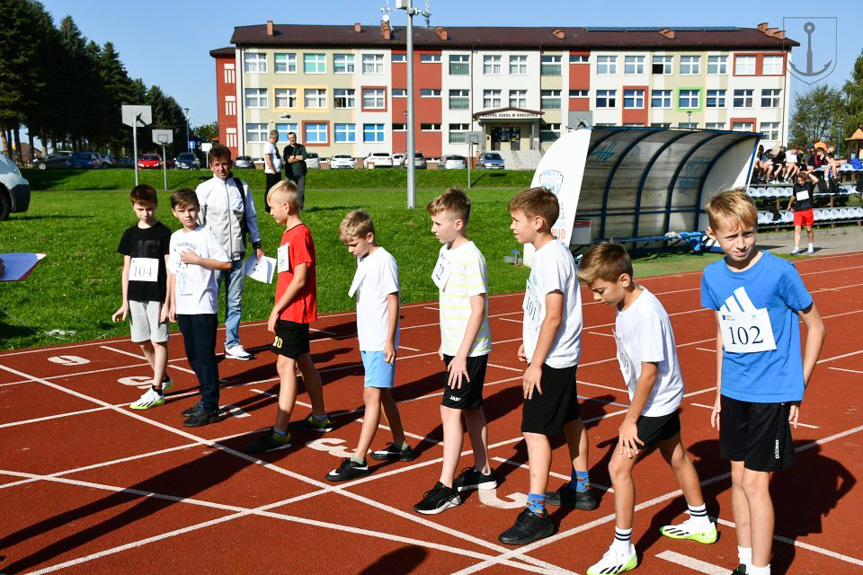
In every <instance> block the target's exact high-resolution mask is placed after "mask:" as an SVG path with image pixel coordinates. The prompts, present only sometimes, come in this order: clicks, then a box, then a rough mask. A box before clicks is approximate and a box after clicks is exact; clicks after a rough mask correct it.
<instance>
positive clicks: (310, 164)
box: [306, 152, 321, 170]
mask: <svg viewBox="0 0 863 575" xmlns="http://www.w3.org/2000/svg"><path fill="white" fill-rule="evenodd" d="M306 168H308V169H310V170H320V169H321V158H320V156H318V155H317V154H316V153H315V152H306Z"/></svg>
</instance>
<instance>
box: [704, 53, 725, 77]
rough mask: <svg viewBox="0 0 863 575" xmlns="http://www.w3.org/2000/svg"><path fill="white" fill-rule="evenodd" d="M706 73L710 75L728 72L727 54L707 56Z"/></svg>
mask: <svg viewBox="0 0 863 575" xmlns="http://www.w3.org/2000/svg"><path fill="white" fill-rule="evenodd" d="M707 73H708V74H709V75H711V76H716V75H721V74H727V73H728V56H708V57H707Z"/></svg>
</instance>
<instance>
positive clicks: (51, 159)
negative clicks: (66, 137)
mask: <svg viewBox="0 0 863 575" xmlns="http://www.w3.org/2000/svg"><path fill="white" fill-rule="evenodd" d="M71 157H72V152H66V151H60V152H54V153H52V154H48V155H47V156H45V157H44V158H36V159H35V160H33V167H34V168H37V169H39V170H45V169H48V168H65V167H68V165H69V158H71Z"/></svg>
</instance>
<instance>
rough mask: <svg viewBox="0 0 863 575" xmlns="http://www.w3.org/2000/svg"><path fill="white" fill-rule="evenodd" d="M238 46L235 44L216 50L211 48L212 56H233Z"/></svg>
mask: <svg viewBox="0 0 863 575" xmlns="http://www.w3.org/2000/svg"><path fill="white" fill-rule="evenodd" d="M235 50H236V48H234V47H233V46H228V47H226V48H216V49H214V50H210V56H212V57H213V58H218V57H219V56H233V55H234V53H235Z"/></svg>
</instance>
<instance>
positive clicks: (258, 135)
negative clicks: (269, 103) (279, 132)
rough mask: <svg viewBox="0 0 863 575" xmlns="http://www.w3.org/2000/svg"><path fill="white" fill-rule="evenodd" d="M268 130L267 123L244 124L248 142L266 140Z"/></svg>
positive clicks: (256, 142) (253, 142) (255, 142)
mask: <svg viewBox="0 0 863 575" xmlns="http://www.w3.org/2000/svg"><path fill="white" fill-rule="evenodd" d="M269 132H270V130H269V128H267V124H246V141H247V142H249V143H250V144H259V143H262V142H266V141H267V136H268V135H269Z"/></svg>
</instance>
